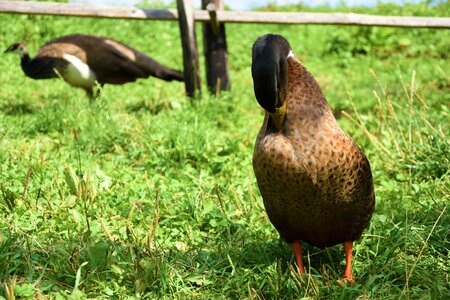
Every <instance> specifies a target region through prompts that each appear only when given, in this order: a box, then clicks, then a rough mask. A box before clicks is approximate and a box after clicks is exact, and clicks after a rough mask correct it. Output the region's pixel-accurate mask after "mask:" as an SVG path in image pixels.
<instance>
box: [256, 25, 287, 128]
mask: <svg viewBox="0 0 450 300" xmlns="http://www.w3.org/2000/svg"><path fill="white" fill-rule="evenodd" d="M252 52H253V53H252V77H253V88H254V91H255V96H256V100H257V101H258V103H259V105H261V107H262V108H264V109H265V110H266V111H267V112H268V113H269V114H270V116H271V117H272V119H273V121H274V123H275V125H276V126H277V128H280V126H281V123H282V121H283V119H284V113H285V109H286V103H285V100H286V99H285V98H286V89H287V77H288V74H287V73H288V64H287V57H288V55H289V53H290V52H291V46H290V45H289V42H288V41H287V40H286V39H285V38H284V37H282V36H281V35H275V34H266V35H263V36H261V37H259V38H258V39H257V40H256V41H255V43H254V44H253V51H252Z"/></svg>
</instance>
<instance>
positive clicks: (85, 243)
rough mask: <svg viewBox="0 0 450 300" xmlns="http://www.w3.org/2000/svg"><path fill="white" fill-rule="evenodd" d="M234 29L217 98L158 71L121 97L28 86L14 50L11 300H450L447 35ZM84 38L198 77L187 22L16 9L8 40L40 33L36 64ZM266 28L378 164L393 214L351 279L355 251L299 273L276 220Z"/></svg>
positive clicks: (8, 172)
mask: <svg viewBox="0 0 450 300" xmlns="http://www.w3.org/2000/svg"><path fill="white" fill-rule="evenodd" d="M271 9H274V8H273V7H271ZM289 9H295V8H292V7H291V8H289ZM343 9H344V10H346V9H345V8H343ZM449 9H450V6H449V5H448V4H442V5H440V6H438V7H435V8H433V7H430V6H427V5H424V4H421V5H416V6H410V5H408V6H407V7H406V8H405V10H404V11H405V14H410V15H423V14H425V15H434V16H439V15H446V13H445V12H448V11H449ZM325 10H327V9H325ZM347 10H348V9H347ZM366 12H368V13H373V14H376V13H380V14H381V13H392V14H398V13H399V12H400V13H401V12H403V10H401V9H400V8H398V7H395V6H387V7H386V6H379V7H378V8H375V9H372V10H369V11H366ZM447 15H448V14H447ZM226 29H227V38H228V45H229V63H230V71H231V80H232V91H231V92H230V93H223V94H222V95H221V96H220V97H219V98H214V97H211V96H209V95H208V94H207V92H206V89H205V88H204V90H203V95H202V99H201V100H194V101H191V100H189V99H186V98H185V97H184V96H183V95H184V85H183V84H182V83H166V82H162V81H159V80H156V79H153V78H150V79H148V80H140V81H138V82H136V83H132V84H127V85H123V86H106V87H105V88H104V90H103V94H102V96H101V98H100V99H99V100H98V101H96V102H95V103H93V104H89V101H88V99H87V98H86V97H85V94H84V92H83V91H82V90H78V89H74V88H71V87H70V86H68V85H67V84H65V83H64V82H61V81H59V80H52V81H37V80H32V79H29V78H26V77H25V76H24V74H23V73H22V71H21V69H20V66H19V62H18V58H17V57H13V56H6V55H4V56H3V57H2V59H1V60H0V69H1V70H2V72H1V73H0V162H1V164H0V167H1V171H0V214H1V217H0V284H1V288H0V298H1V297H3V298H7V299H13V295H15V297H23V298H40V299H46V298H50V299H53V298H56V299H65V298H67V297H69V298H71V299H83V298H120V299H122V298H153V299H164V298H166V299H173V298H178V299H184V298H189V299H191V298H193V299H299V298H312V299H443V298H446V297H448V296H449V290H450V283H449V279H448V274H449V273H450V252H449V248H450V242H449V228H450V218H449V208H448V203H449V200H450V180H449V179H450V172H449V169H450V153H449V146H450V144H449V126H450V125H449V124H450V122H449V120H450V106H449V103H450V77H449V74H448V65H449V61H448V59H449V57H448V53H450V43H449V41H450V34H449V31H447V30H431V29H390V28H384V29H383V28H357V27H338V26H279V25H236V24H227V27H226ZM75 32H80V33H93V34H100V35H105V36H109V37H112V38H116V39H118V40H121V41H124V42H126V43H127V44H130V45H131V46H133V47H136V48H138V49H140V50H141V51H143V52H144V53H148V54H149V55H151V56H152V57H154V58H155V59H157V60H158V61H160V62H162V63H164V64H167V65H169V66H171V67H173V68H178V69H181V67H182V58H181V57H182V55H181V49H180V41H179V33H178V27H177V24H176V23H172V22H143V21H123V20H102V19H89V18H86V19H77V18H67V17H44V16H24V15H1V18H0V33H1V34H0V47H3V48H6V47H7V46H8V45H9V44H11V43H13V42H16V41H17V40H26V41H27V42H28V44H29V48H30V51H31V53H35V51H36V49H38V47H39V46H40V45H42V44H43V43H44V42H45V41H47V40H49V39H50V38H53V37H56V36H60V35H63V34H68V33H75ZM197 32H198V33H200V32H201V31H200V28H198V31H197ZM267 32H273V33H280V34H283V35H285V36H286V37H287V38H288V39H289V40H290V42H291V45H292V47H293V49H294V51H295V53H296V54H297V56H298V57H299V58H300V59H301V60H302V61H303V63H304V64H305V65H306V66H307V67H308V68H309V70H310V71H311V72H312V73H313V75H315V77H316V78H317V79H318V81H319V82H320V84H321V86H322V87H323V90H324V92H325V94H326V96H327V97H328V100H329V102H330V105H331V106H332V108H333V109H334V111H335V112H336V113H337V115H340V116H341V117H340V118H339V123H340V125H341V126H342V127H343V128H344V129H345V130H346V131H347V132H348V133H349V134H350V135H352V136H353V137H354V139H355V140H356V141H357V143H358V144H359V145H360V146H361V147H362V148H363V149H364V152H365V153H366V155H367V156H368V158H369V160H370V162H371V165H372V169H373V174H374V179H375V190H376V196H377V204H376V209H375V214H374V216H373V219H372V222H371V225H370V227H369V228H368V229H367V230H366V231H365V233H364V234H363V237H362V238H361V239H360V240H359V241H357V242H356V243H355V251H354V254H355V261H354V276H355V277H356V280H357V283H356V284H355V285H353V286H345V287H341V286H339V285H338V284H331V285H329V286H327V285H326V282H327V281H331V282H334V281H335V280H336V279H337V278H339V277H340V276H341V274H342V272H343V267H344V263H345V259H344V254H343V251H342V247H341V246H336V247H332V248H329V249H326V250H320V249H317V248H314V247H308V246H307V245H306V246H305V248H304V251H305V264H306V266H307V270H308V275H307V276H299V275H298V274H297V273H296V272H295V271H294V266H295V265H294V260H293V257H292V250H291V248H290V246H289V245H287V244H285V243H284V242H282V241H280V240H279V237H278V234H277V232H276V230H275V229H274V228H273V226H272V225H271V224H270V222H269V220H268V218H267V216H266V214H265V211H264V208H263V205H262V199H261V196H260V194H259V191H258V188H257V186H256V181H255V177H254V174H253V170H252V166H251V157H252V151H253V144H254V140H255V138H256V134H257V132H258V130H259V126H260V125H261V123H262V118H263V112H262V110H261V109H260V108H259V106H258V104H257V102H256V101H255V99H254V95H253V90H252V79H251V75H250V64H251V46H252V43H253V42H254V40H255V39H256V38H257V37H258V36H259V35H262V34H264V33H267ZM198 39H199V45H201V36H198ZM201 66H203V61H201ZM202 70H203V68H202ZM203 82H205V80H203ZM28 174H29V176H28Z"/></svg>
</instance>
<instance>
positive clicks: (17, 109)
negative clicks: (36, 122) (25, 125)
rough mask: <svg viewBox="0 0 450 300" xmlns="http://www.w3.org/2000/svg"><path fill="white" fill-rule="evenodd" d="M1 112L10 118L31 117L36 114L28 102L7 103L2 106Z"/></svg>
mask: <svg viewBox="0 0 450 300" xmlns="http://www.w3.org/2000/svg"><path fill="white" fill-rule="evenodd" d="M0 110H1V111H3V112H5V113H6V114H7V115H10V116H18V115H30V114H32V113H34V108H33V107H32V106H31V105H30V104H29V103H27V102H23V103H7V104H4V105H2V106H1V108H0Z"/></svg>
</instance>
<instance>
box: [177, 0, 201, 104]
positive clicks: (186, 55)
mask: <svg viewBox="0 0 450 300" xmlns="http://www.w3.org/2000/svg"><path fill="white" fill-rule="evenodd" d="M177 9H178V24H179V26H180V36H181V47H182V48H183V65H184V85H185V87H186V94H187V95H188V96H189V97H194V96H195V95H196V92H197V93H198V94H200V91H201V82H200V72H199V64H198V51H197V40H196V38H195V20H194V4H193V1H192V0H177Z"/></svg>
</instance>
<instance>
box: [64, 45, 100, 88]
mask: <svg viewBox="0 0 450 300" xmlns="http://www.w3.org/2000/svg"><path fill="white" fill-rule="evenodd" d="M63 58H64V59H65V60H66V61H68V62H69V64H68V66H67V69H66V70H64V72H63V74H62V75H63V77H64V80H65V81H67V82H68V83H69V84H71V85H73V86H76V87H85V88H91V87H93V86H94V85H95V81H96V80H97V76H95V73H94V72H93V71H92V70H91V69H90V68H89V66H88V65H87V64H85V63H84V62H82V61H81V60H80V59H79V58H78V57H76V56H74V55H70V54H67V53H65V54H63Z"/></svg>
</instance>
